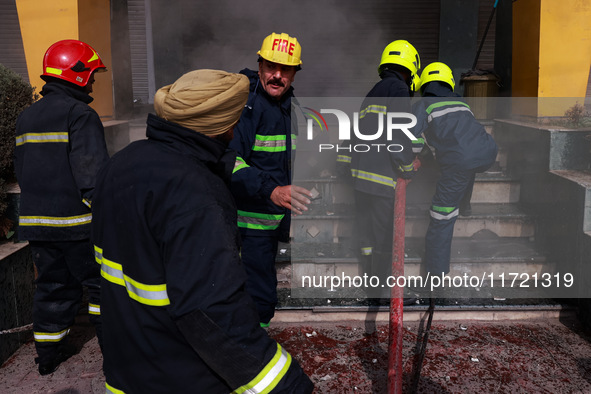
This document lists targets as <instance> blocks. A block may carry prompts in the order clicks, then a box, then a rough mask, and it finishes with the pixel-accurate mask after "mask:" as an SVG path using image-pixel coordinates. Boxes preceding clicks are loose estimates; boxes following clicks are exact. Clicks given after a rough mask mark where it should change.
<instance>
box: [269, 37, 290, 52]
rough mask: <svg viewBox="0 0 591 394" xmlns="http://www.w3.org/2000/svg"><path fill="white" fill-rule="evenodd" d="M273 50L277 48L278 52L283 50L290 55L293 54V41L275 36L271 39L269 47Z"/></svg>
mask: <svg viewBox="0 0 591 394" xmlns="http://www.w3.org/2000/svg"><path fill="white" fill-rule="evenodd" d="M271 49H272V50H273V51H275V50H277V51H280V52H285V53H287V54H288V55H290V56H293V51H294V49H295V44H294V43H293V42H289V40H286V39H282V38H276V39H274V40H273V46H272V47H271Z"/></svg>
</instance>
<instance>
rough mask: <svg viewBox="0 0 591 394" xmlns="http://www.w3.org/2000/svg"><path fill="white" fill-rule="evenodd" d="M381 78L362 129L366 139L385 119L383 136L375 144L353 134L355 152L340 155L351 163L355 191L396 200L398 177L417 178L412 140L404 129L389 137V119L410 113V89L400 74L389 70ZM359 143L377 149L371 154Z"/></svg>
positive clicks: (368, 102)
mask: <svg viewBox="0 0 591 394" xmlns="http://www.w3.org/2000/svg"><path fill="white" fill-rule="evenodd" d="M380 76H381V80H380V81H379V82H377V83H376V84H375V85H374V87H373V88H372V89H371V90H370V91H369V93H368V94H367V96H366V97H365V99H364V100H363V103H362V105H361V109H360V112H359V129H360V132H361V133H362V134H364V135H366V136H367V135H372V134H374V133H377V131H378V129H379V121H380V120H379V118H380V117H381V121H382V127H383V130H382V133H381V135H380V136H379V138H377V139H376V140H371V141H367V140H362V139H359V138H357V137H356V136H355V134H354V133H352V139H351V143H350V145H351V152H348V153H347V152H343V151H342V152H340V153H339V155H338V156H337V162H339V163H350V170H351V176H352V177H353V185H354V188H355V190H358V191H361V192H364V193H368V194H372V195H375V196H380V197H387V198H394V190H395V189H396V183H397V179H398V177H403V178H410V177H411V176H412V175H413V172H414V168H413V160H414V158H415V154H414V153H413V143H412V140H411V139H410V138H409V137H408V136H407V135H405V134H404V133H403V132H402V131H401V130H393V132H392V138H391V139H388V138H387V137H388V136H387V132H386V129H387V116H388V113H392V112H397V113H405V114H409V113H410V110H411V106H410V88H409V86H408V85H407V83H406V82H405V80H404V78H403V76H402V75H401V74H399V73H398V72H396V71H392V70H385V71H383V72H382V74H381V75H380ZM395 122H396V123H400V124H407V123H408V122H410V120H409V119H407V118H400V119H398V118H396V119H395ZM358 144H361V145H363V146H365V145H371V146H373V148H372V150H371V151H365V148H362V149H358V148H357V149H356V148H355V147H356V146H357V145H358ZM343 145H344V144H343ZM377 145H379V151H378V147H377ZM387 147H390V148H387Z"/></svg>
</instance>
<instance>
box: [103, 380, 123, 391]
mask: <svg viewBox="0 0 591 394" xmlns="http://www.w3.org/2000/svg"><path fill="white" fill-rule="evenodd" d="M105 389H106V390H105V393H106V394H125V391H123V390H119V389H116V388H115V387H113V386H111V385H110V384H109V383H107V382H105Z"/></svg>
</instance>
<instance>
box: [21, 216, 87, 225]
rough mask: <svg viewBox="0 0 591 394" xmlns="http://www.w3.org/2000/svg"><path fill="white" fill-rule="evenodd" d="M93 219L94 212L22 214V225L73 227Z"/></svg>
mask: <svg viewBox="0 0 591 394" xmlns="http://www.w3.org/2000/svg"><path fill="white" fill-rule="evenodd" d="M91 221H92V214H91V213H87V214H85V215H78V216H68V217H54V216H21V217H19V225H20V226H48V227H73V226H81V225H84V224H89V223H90V222H91Z"/></svg>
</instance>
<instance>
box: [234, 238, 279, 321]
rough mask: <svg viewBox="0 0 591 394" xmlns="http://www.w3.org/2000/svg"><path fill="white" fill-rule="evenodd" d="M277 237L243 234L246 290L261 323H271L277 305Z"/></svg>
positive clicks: (242, 253)
mask: <svg viewBox="0 0 591 394" xmlns="http://www.w3.org/2000/svg"><path fill="white" fill-rule="evenodd" d="M278 244H279V240H278V238H277V237H257V236H245V235H244V234H242V249H241V252H240V255H241V257H242V262H243V264H244V268H245V270H246V275H247V278H246V292H247V293H248V294H250V296H251V297H252V299H253V301H254V303H255V305H256V308H257V311H258V313H259V318H260V321H261V323H269V322H270V321H271V319H272V318H273V316H274V315H275V307H276V306H277V270H276V268H275V256H276V255H277V247H278Z"/></svg>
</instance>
